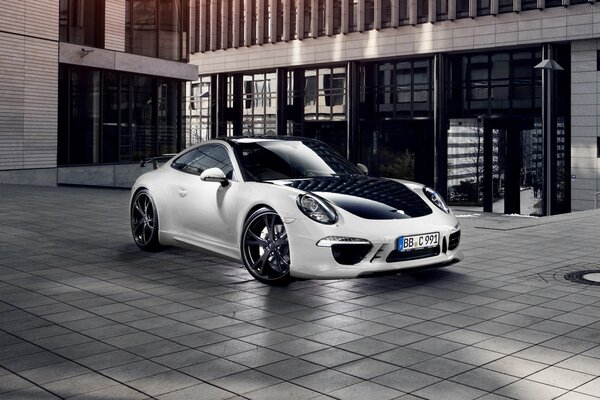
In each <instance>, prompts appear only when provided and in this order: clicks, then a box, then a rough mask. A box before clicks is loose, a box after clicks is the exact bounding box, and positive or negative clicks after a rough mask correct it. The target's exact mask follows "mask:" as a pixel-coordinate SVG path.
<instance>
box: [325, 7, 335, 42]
mask: <svg viewBox="0 0 600 400" xmlns="http://www.w3.org/2000/svg"><path fill="white" fill-rule="evenodd" d="M325 34H326V35H327V36H333V0H326V2H325Z"/></svg>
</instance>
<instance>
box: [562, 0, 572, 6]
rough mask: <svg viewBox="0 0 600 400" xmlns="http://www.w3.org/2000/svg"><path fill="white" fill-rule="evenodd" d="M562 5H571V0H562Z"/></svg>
mask: <svg viewBox="0 0 600 400" xmlns="http://www.w3.org/2000/svg"><path fill="white" fill-rule="evenodd" d="M562 5H563V6H565V7H566V6H570V5H571V0H562Z"/></svg>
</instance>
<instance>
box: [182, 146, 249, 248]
mask: <svg viewBox="0 0 600 400" xmlns="http://www.w3.org/2000/svg"><path fill="white" fill-rule="evenodd" d="M172 167H173V168H175V169H176V170H178V171H179V173H178V174H177V175H178V176H177V179H176V180H174V181H173V182H172V184H171V192H172V195H171V198H172V199H173V204H172V208H171V209H172V212H173V220H174V222H175V224H176V225H177V226H178V227H180V228H179V229H178V231H179V232H181V235H180V236H179V237H178V240H180V241H184V242H188V243H192V244H195V245H199V246H201V247H204V248H206V249H209V250H213V251H218V252H221V253H225V254H229V253H231V252H232V250H234V249H235V250H237V247H236V246H235V243H236V239H237V238H236V229H235V226H234V221H235V220H236V215H237V214H236V209H237V203H238V191H239V189H240V185H242V184H243V183H241V182H239V181H238V178H237V176H239V175H238V174H236V173H235V171H234V168H233V164H232V162H231V158H230V154H229V151H228V148H227V147H225V146H224V145H221V144H216V143H210V144H206V145H202V146H199V147H196V148H195V149H192V150H191V151H190V152H188V153H184V154H183V155H182V156H180V157H179V158H178V159H176V160H175V161H174V162H173V164H172ZM209 168H220V169H221V170H222V171H223V173H224V174H225V176H226V177H227V178H228V180H229V182H228V184H227V185H225V186H223V185H222V184H221V183H219V182H205V181H202V180H201V179H200V174H202V172H204V171H205V170H207V169H209Z"/></svg>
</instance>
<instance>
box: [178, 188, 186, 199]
mask: <svg viewBox="0 0 600 400" xmlns="http://www.w3.org/2000/svg"><path fill="white" fill-rule="evenodd" d="M186 195H187V190H185V189H184V188H180V189H179V196H181V197H185V196H186Z"/></svg>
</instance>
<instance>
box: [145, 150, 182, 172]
mask: <svg viewBox="0 0 600 400" xmlns="http://www.w3.org/2000/svg"><path fill="white" fill-rule="evenodd" d="M174 155H175V153H173V154H162V155H160V156H155V157H150V158H148V159H145V158H142V159H141V160H140V167H141V168H144V167H145V166H146V165H148V164H149V163H152V169H156V168H158V167H160V166H161V164H162V163H164V162H165V161H168V160H170V159H171V157H173V156H174Z"/></svg>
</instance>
